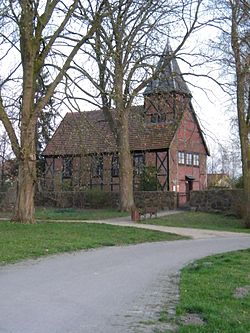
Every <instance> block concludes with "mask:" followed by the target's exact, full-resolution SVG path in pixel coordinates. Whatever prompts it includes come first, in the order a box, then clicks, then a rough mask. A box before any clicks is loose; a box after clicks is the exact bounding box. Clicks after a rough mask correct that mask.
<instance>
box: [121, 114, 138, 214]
mask: <svg viewBox="0 0 250 333" xmlns="http://www.w3.org/2000/svg"><path fill="white" fill-rule="evenodd" d="M120 121H121V123H120V126H119V130H118V133H117V135H118V138H117V139H118V152H119V167H120V170H119V172H120V174H119V177H120V209H121V210H122V211H130V210H131V208H132V207H133V206H134V194H133V165H132V157H131V153H130V146H129V130H128V112H126V111H124V112H121V118H120Z"/></svg>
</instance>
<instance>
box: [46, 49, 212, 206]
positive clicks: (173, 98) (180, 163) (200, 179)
mask: <svg viewBox="0 0 250 333" xmlns="http://www.w3.org/2000/svg"><path fill="white" fill-rule="evenodd" d="M170 52H171V51H169V54H167V55H166V54H165V57H162V59H161V60H160V62H159V64H158V66H159V68H162V71H161V74H160V76H159V78H158V79H156V80H153V81H152V82H150V84H149V85H148V86H147V88H146V89H145V92H144V105H143V106H134V107H132V108H131V112H130V119H129V140H130V148H131V157H132V158H133V165H134V188H135V190H144V189H147V190H160V191H176V192H179V193H180V197H179V198H180V203H184V202H186V199H188V196H189V192H190V191H191V190H192V189H194V190H203V189H205V188H206V187H207V170H206V159H207V155H208V154H209V152H208V149H207V146H206V143H205V140H204V137H203V134H202V131H201V129H200V126H199V123H198V121H197V117H196V115H195V112H194V109H193V106H192V103H191V98H192V95H191V93H190V91H189V89H188V86H187V84H186V82H185V81H184V79H183V78H182V75H181V72H180V69H179V67H178V64H177V61H176V59H175V58H173V59H172V60H171V61H170V62H169V60H168V61H167V60H166V59H167V57H169V56H171V54H170ZM166 64H167V65H166ZM112 114H113V116H114V117H115V116H116V110H115V109H114V110H113V111H112ZM43 156H44V157H45V160H46V170H45V184H46V187H47V188H48V189H51V190H56V189H72V188H74V189H83V190H84V189H89V188H100V189H101V190H104V191H118V190H119V156H118V154H117V147H116V143H115V138H114V135H113V133H112V131H111V129H110V127H109V124H108V122H107V120H106V119H105V116H104V114H103V112H102V111H101V110H97V111H91V112H76V113H67V114H66V116H65V118H64V119H63V120H62V122H61V124H60V126H59V127H58V129H57V130H56V132H55V134H54V135H53V137H52V139H51V141H50V142H49V144H48V145H47V147H46V148H45V150H44V152H43Z"/></svg>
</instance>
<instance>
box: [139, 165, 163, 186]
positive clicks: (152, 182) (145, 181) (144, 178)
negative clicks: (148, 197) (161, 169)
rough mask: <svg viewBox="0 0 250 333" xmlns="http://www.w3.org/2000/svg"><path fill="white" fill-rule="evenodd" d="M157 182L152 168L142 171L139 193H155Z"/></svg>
mask: <svg viewBox="0 0 250 333" xmlns="http://www.w3.org/2000/svg"><path fill="white" fill-rule="evenodd" d="M158 187H159V182H158V179H157V170H156V167H154V166H148V167H145V168H144V169H143V172H142V174H141V179H140V190H141V191H157V189H158Z"/></svg>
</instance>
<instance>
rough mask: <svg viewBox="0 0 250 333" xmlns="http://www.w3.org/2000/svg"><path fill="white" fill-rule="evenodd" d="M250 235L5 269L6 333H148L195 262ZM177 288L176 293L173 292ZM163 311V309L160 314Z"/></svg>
mask: <svg viewBox="0 0 250 333" xmlns="http://www.w3.org/2000/svg"><path fill="white" fill-rule="evenodd" d="M244 248H250V236H247V235H245V236H244V237H243V236H240V237H238V236H236V235H234V236H233V237H227V238H223V237H219V238H209V239H195V240H179V241H174V242H157V243H147V244H140V245H133V246H126V247H112V248H110V247H107V248H102V249H97V250H93V251H81V252H76V253H73V254H63V255H56V256H51V257H47V258H43V259H39V260H30V261H25V262H22V263H18V264H15V265H8V266H3V267H0V333H132V332H133V333H135V332H136V333H140V332H141V333H145V332H152V327H151V326H150V325H148V324H146V325H143V322H145V321H148V320H149V319H150V318H152V314H153V316H154V315H155V314H156V313H154V311H156V310H157V311H158V310H159V307H161V306H162V304H163V302H164V301H166V300H168V296H169V294H170V292H171V291H172V289H173V287H172V284H170V283H169V280H170V279H171V276H172V275H174V274H176V273H177V272H178V271H179V269H180V268H181V267H183V266H184V265H185V264H187V263H188V262H190V261H191V260H194V259H197V258H200V257H203V256H206V255H209V254H214V253H220V252H226V251H231V250H238V249H244ZM169 286H170V288H169ZM157 311H156V312H157Z"/></svg>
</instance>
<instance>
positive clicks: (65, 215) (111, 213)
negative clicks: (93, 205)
mask: <svg viewBox="0 0 250 333" xmlns="http://www.w3.org/2000/svg"><path fill="white" fill-rule="evenodd" d="M35 215H36V218H37V219H41V220H102V219H109V218H113V217H123V216H128V213H126V212H119V211H118V210H114V209H76V208H41V207H38V208H36V213H35Z"/></svg>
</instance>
